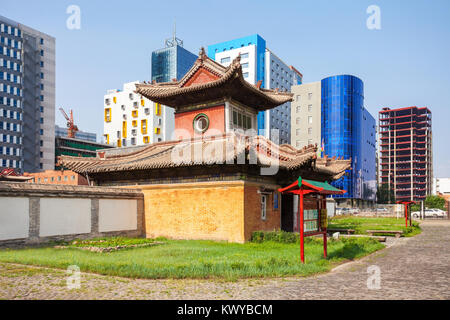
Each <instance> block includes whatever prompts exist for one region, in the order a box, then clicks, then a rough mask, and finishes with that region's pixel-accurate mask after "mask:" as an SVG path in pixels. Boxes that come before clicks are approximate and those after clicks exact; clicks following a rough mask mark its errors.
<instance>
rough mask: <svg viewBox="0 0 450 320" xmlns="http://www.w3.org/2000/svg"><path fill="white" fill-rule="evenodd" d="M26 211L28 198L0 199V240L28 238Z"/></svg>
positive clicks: (27, 216) (27, 215)
mask: <svg viewBox="0 0 450 320" xmlns="http://www.w3.org/2000/svg"><path fill="white" fill-rule="evenodd" d="M28 209H29V200H28V198H16V197H2V198H0V240H9V239H22V238H27V237H28V231H29V214H28Z"/></svg>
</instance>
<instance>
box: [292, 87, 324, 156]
mask: <svg viewBox="0 0 450 320" xmlns="http://www.w3.org/2000/svg"><path fill="white" fill-rule="evenodd" d="M321 90H322V89H321V83H320V81H317V82H312V83H305V84H302V85H296V86H292V87H291V92H292V93H293V94H294V101H293V102H292V105H291V144H292V145H293V146H294V147H296V148H298V149H300V148H303V147H305V146H307V145H310V144H317V145H318V146H319V147H321V141H322V140H321V139H322V136H321V133H322V128H321V114H322V105H321V102H322V91H321ZM318 152H319V154H320V148H319V150H318Z"/></svg>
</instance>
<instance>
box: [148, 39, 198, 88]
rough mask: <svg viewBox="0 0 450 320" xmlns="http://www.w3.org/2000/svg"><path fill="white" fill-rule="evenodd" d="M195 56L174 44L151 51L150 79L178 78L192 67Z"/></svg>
mask: <svg viewBox="0 0 450 320" xmlns="http://www.w3.org/2000/svg"><path fill="white" fill-rule="evenodd" d="M196 59H197V56H196V55H195V54H193V53H191V52H190V51H188V50H186V49H184V48H183V47H181V46H180V45H178V44H176V45H174V46H171V47H166V48H163V49H159V50H156V51H154V52H152V81H156V82H170V81H172V80H173V79H177V80H180V79H181V78H182V77H183V76H184V75H185V74H186V72H187V71H188V70H189V69H190V68H191V67H192V65H193V64H194V62H195V60H196Z"/></svg>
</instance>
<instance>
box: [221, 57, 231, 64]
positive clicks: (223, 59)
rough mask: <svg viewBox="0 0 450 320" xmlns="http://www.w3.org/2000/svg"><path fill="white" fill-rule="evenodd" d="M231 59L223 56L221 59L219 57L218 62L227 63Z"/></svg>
mask: <svg viewBox="0 0 450 320" xmlns="http://www.w3.org/2000/svg"><path fill="white" fill-rule="evenodd" d="M230 61H231V58H230V57H225V58H222V59H220V63H222V64H223V63H228V62H230Z"/></svg>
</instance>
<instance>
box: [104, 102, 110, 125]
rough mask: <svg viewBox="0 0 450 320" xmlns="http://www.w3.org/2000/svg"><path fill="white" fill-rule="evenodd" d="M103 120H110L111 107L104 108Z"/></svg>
mask: <svg viewBox="0 0 450 320" xmlns="http://www.w3.org/2000/svg"><path fill="white" fill-rule="evenodd" d="M108 104H109V103H108ZM105 122H111V108H106V109H105Z"/></svg>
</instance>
